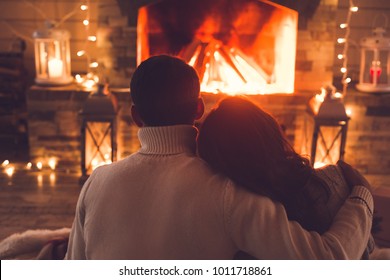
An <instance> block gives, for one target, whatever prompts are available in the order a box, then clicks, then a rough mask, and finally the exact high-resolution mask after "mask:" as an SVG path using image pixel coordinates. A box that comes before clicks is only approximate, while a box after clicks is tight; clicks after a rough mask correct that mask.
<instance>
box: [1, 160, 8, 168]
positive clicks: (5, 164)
mask: <svg viewBox="0 0 390 280" xmlns="http://www.w3.org/2000/svg"><path fill="white" fill-rule="evenodd" d="M8 164H9V160H8V159H6V160H5V161H3V163H2V164H1V166H3V167H5V166H7V165H8Z"/></svg>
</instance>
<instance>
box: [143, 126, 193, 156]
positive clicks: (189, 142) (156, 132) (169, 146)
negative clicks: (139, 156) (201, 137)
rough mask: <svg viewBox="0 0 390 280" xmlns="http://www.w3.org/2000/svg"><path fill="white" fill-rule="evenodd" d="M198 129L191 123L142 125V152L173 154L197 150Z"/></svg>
mask: <svg viewBox="0 0 390 280" xmlns="http://www.w3.org/2000/svg"><path fill="white" fill-rule="evenodd" d="M197 134H198V130H197V129H196V128H195V127H194V126H191V125H174V126H153V127H142V128H140V129H139V131H138V138H139V140H140V142H141V149H140V153H143V154H158V155H172V154H179V153H185V152H187V153H191V154H195V152H196V136H197Z"/></svg>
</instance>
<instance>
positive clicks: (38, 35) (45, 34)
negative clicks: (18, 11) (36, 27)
mask: <svg viewBox="0 0 390 280" xmlns="http://www.w3.org/2000/svg"><path fill="white" fill-rule="evenodd" d="M34 40H35V68H36V79H35V81H36V82H37V83H38V84H49V85H56V84H59V85H62V84H68V83H70V82H71V81H72V77H71V73H70V44H69V33H68V32H67V31H65V30H57V29H48V30H44V31H37V32H35V33H34Z"/></svg>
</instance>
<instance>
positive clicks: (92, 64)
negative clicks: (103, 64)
mask: <svg viewBox="0 0 390 280" xmlns="http://www.w3.org/2000/svg"><path fill="white" fill-rule="evenodd" d="M98 66H99V63H97V62H96V61H94V62H91V63H90V64H89V67H91V68H96V67H98Z"/></svg>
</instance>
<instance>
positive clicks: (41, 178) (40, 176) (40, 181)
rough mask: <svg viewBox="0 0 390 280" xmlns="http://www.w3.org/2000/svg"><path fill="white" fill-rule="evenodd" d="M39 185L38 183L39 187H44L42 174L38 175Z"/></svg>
mask: <svg viewBox="0 0 390 280" xmlns="http://www.w3.org/2000/svg"><path fill="white" fill-rule="evenodd" d="M37 183H38V187H42V186H43V176H42V174H38V175H37Z"/></svg>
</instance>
